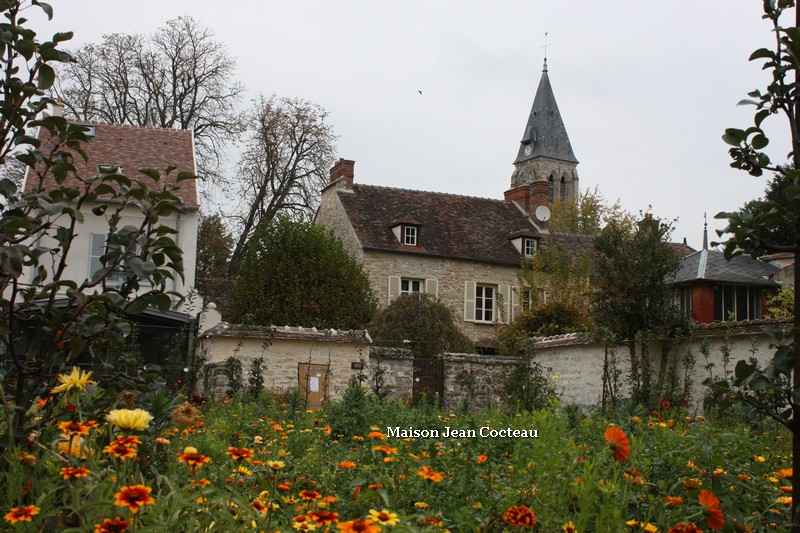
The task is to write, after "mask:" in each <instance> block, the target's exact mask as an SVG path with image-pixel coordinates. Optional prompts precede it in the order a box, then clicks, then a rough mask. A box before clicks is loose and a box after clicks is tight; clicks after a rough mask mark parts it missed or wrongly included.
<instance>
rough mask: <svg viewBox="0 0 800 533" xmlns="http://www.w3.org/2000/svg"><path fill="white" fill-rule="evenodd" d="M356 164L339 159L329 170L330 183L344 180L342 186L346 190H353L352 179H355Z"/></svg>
mask: <svg viewBox="0 0 800 533" xmlns="http://www.w3.org/2000/svg"><path fill="white" fill-rule="evenodd" d="M355 167H356V162H355V161H351V160H349V159H343V158H341V157H340V158H339V160H338V161H337V162H336V164H335V165H333V168H332V169H331V181H330V182H331V183H334V182H336V181H338V180H339V179H340V178H344V179H343V180H342V184H343V185H344V186H345V187H346V188H348V189H352V188H353V178H354V177H355V174H356V171H355Z"/></svg>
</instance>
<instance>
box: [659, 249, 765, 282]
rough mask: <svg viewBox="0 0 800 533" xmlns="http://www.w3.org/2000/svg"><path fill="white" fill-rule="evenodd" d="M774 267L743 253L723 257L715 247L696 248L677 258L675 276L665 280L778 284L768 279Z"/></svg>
mask: <svg viewBox="0 0 800 533" xmlns="http://www.w3.org/2000/svg"><path fill="white" fill-rule="evenodd" d="M777 270H778V267H776V266H775V265H771V264H769V263H766V262H764V261H759V260H758V259H753V258H752V257H750V256H747V255H738V256H735V257H732V258H731V260H730V261H728V260H726V259H725V254H723V253H722V252H718V251H716V250H708V249H704V250H700V251H697V252H695V253H693V254H689V255H687V256H686V257H684V258H683V259H682V260H681V264H680V266H679V267H678V271H677V272H675V276H674V277H673V278H672V279H671V280H669V282H670V283H673V284H676V285H677V284H681V283H691V282H694V281H699V280H705V281H712V282H717V283H732V284H740V285H758V286H762V287H778V286H779V285H780V284H779V283H778V282H777V281H775V280H773V279H770V276H771V275H772V274H774V273H775V272H776V271H777Z"/></svg>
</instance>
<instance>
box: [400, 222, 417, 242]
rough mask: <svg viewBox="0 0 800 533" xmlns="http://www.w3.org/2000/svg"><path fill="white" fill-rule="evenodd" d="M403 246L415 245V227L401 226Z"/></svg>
mask: <svg viewBox="0 0 800 533" xmlns="http://www.w3.org/2000/svg"><path fill="white" fill-rule="evenodd" d="M403 244H405V245H406V246H416V245H417V227H416V226H403Z"/></svg>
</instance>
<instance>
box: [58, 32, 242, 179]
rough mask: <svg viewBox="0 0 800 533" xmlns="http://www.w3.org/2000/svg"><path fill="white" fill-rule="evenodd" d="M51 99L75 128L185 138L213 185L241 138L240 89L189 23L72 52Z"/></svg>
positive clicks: (217, 52) (218, 53) (221, 55)
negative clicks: (80, 124) (107, 127)
mask: <svg viewBox="0 0 800 533" xmlns="http://www.w3.org/2000/svg"><path fill="white" fill-rule="evenodd" d="M72 54H73V56H74V57H75V59H76V61H75V62H74V63H67V64H65V65H64V66H63V67H62V68H61V71H60V73H59V74H60V75H59V77H58V84H57V85H56V86H55V91H54V92H55V95H56V96H59V97H61V98H62V100H63V102H64V106H65V112H66V114H67V115H71V116H72V117H74V118H76V119H78V120H85V121H98V122H108V123H112V124H131V125H134V126H149V127H158V128H174V129H181V130H192V131H193V132H194V135H195V141H196V143H197V157H198V161H197V163H198V169H199V170H198V174H199V175H200V176H201V177H203V178H205V179H206V180H209V181H210V182H212V183H220V182H221V181H222V174H221V172H220V167H221V162H222V160H223V159H224V157H225V154H226V149H227V147H228V146H229V145H230V144H231V142H232V140H235V139H236V138H237V137H238V136H239V135H240V134H241V133H242V132H243V131H244V127H245V120H244V115H243V113H242V112H241V111H240V109H239V101H240V100H241V96H242V93H243V92H244V87H243V86H242V85H241V84H240V83H239V82H237V81H235V80H234V79H233V76H234V71H235V68H236V63H235V61H234V59H233V58H231V57H230V56H229V55H228V54H227V51H226V50H225V46H224V45H223V44H222V43H220V42H218V41H215V40H214V32H213V31H211V30H210V29H208V28H205V27H203V26H202V25H201V24H200V23H198V22H197V21H196V20H194V19H193V18H191V17H180V18H177V19H174V20H170V21H168V22H167V23H166V25H165V26H163V27H162V28H160V29H158V30H157V31H156V32H155V33H153V34H151V35H148V36H143V35H126V34H112V35H105V36H104V37H103V41H102V42H101V43H99V44H87V45H84V46H82V47H81V48H79V49H77V50H74V51H73V52H72Z"/></svg>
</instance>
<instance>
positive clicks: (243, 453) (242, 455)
mask: <svg viewBox="0 0 800 533" xmlns="http://www.w3.org/2000/svg"><path fill="white" fill-rule="evenodd" d="M225 453H226V454H227V455H230V456H231V457H232V458H233V459H234V460H235V461H247V462H248V463H249V462H250V461H252V460H253V450H251V449H250V448H234V447H233V446H228V451H227V452H225Z"/></svg>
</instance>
